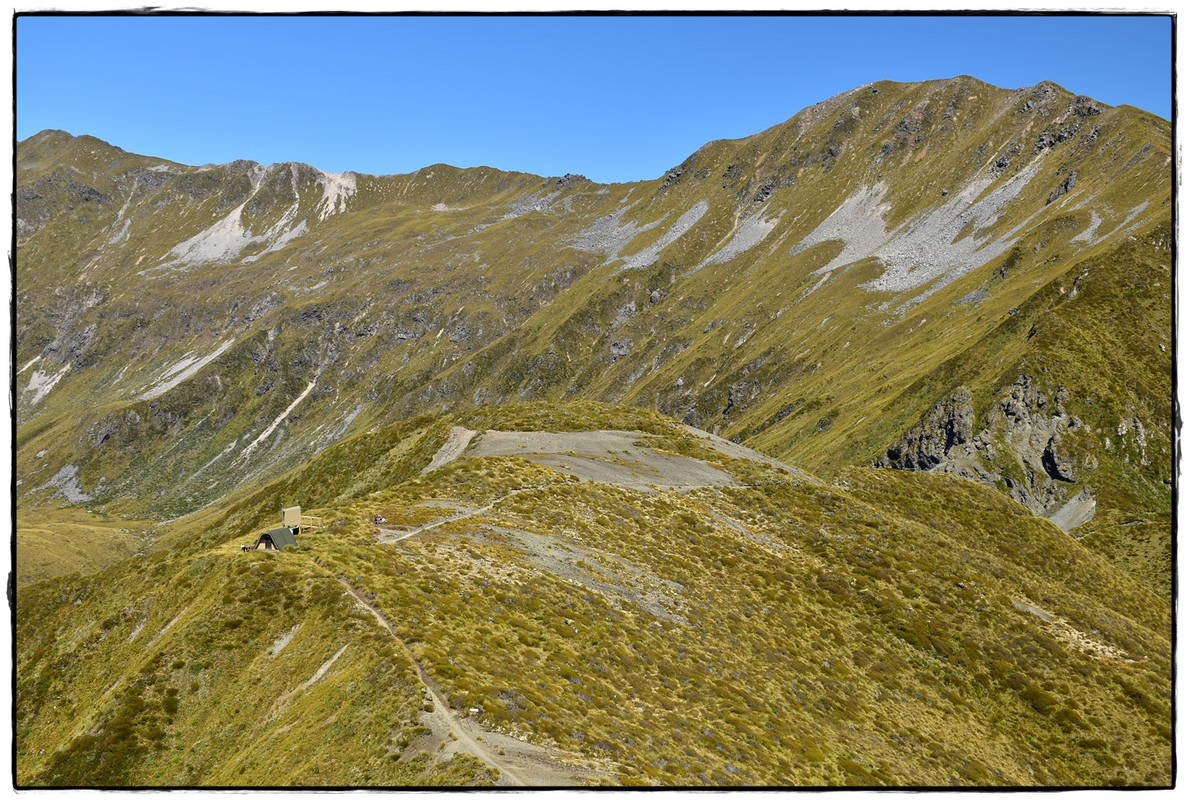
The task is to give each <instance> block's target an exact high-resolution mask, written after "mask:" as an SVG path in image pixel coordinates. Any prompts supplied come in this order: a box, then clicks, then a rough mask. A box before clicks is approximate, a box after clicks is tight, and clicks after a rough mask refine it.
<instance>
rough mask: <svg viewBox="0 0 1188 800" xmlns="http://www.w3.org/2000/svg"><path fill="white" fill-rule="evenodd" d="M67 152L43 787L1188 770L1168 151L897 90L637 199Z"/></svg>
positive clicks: (47, 333)
mask: <svg viewBox="0 0 1188 800" xmlns="http://www.w3.org/2000/svg"><path fill="white" fill-rule="evenodd" d="M65 136H66V135H65V134H62V135H59V134H56V133H48V134H45V135H41V134H39V135H38V136H35V137H31V138H30V139H28V140H26V141H24V142H20V143H18V145H17V154H16V156H17V192H16V223H17V224H16V230H17V233H18V240H17V253H16V264H15V269H16V283H15V288H16V298H15V302H16V310H17V313H16V328H15V342H14V352H15V355H16V358H15V360H14V372H15V380H16V384H15V386H14V393H15V395H14V396H15V402H16V414H17V421H18V425H17V432H16V434H17V436H16V448H15V459H16V498H15V499H16V506H17V576H16V577H17V584H16V585H17V589H16V591H17V602H16V625H17V631H16V632H17V636H16V639H17V644H18V648H17V651H16V656H17V663H16V679H17V692H16V699H17V706H16V710H15V713H16V721H17V726H16V745H15V746H16V766H15V768H16V781H17V783H18V784H19V785H21V786H44V785H58V786H61V785H74V786H116V785H240V786H246V785H251V786H284V785H311V786H325V785H389V786H393V785H395V786H420V785H443V784H448V785H468V786H471V785H478V786H487V785H498V786H510V785H524V784H541V783H543V784H549V785H564V784H573V785H583V784H610V785H660V784H666V785H708V786H714V785H717V786H723V785H801V786H813V785H850V786H916V787H919V786H944V785H960V786H972V785H977V786H1036V785H1057V786H1059V785H1065V786H1068V785H1096V786H1102V785H1124V786H1135V785H1145V786H1163V785H1170V784H1171V783H1172V782H1173V780H1174V778H1173V776H1174V768H1173V766H1172V764H1173V760H1174V754H1173V751H1172V737H1173V734H1172V723H1171V720H1172V698H1173V686H1172V679H1171V675H1172V668H1171V663H1172V662H1171V659H1172V639H1171V625H1172V618H1173V609H1172V605H1171V603H1170V598H1171V594H1172V585H1173V579H1174V575H1173V567H1172V561H1171V541H1172V526H1173V512H1172V496H1173V492H1174V489H1175V465H1174V462H1173V456H1174V448H1175V443H1174V441H1173V437H1174V435H1175V431H1174V429H1173V426H1174V419H1175V414H1174V408H1173V404H1172V392H1171V383H1172V379H1173V370H1172V358H1171V354H1170V352H1169V348H1170V346H1171V344H1172V338H1171V337H1172V317H1173V308H1172V299H1171V286H1172V281H1173V273H1172V246H1173V241H1174V234H1173V232H1174V228H1173V224H1174V221H1173V206H1172V200H1171V197H1172V194H1171V191H1172V179H1173V177H1174V176H1173V174H1172V161H1171V157H1172V151H1171V130H1170V126H1169V125H1168V124H1167V123H1166V122H1165V121H1162V120H1159V119H1157V118H1154V117H1152V116H1151V115H1144V114H1140V113H1134V112H1133V111H1132V110H1130V109H1126V108H1123V107H1109V106H1106V105H1104V104H1101V103H1097V102H1095V101H1093V100H1091V99H1089V98H1085V97H1078V96H1074V95H1072V94H1071V93H1068V92H1065V91H1064V90H1062V89H1060V88H1059V87H1057V86H1055V85H1054V84H1050V83H1046V82H1045V83H1042V84H1039V85H1037V86H1035V87H1029V88H1027V89H1021V90H1004V89H996V88H995V87H992V86H990V85H988V84H984V83H982V82H980V81H977V80H975V79H972V78H966V77H963V78H958V79H952V80H947V81H936V82H929V83H925V84H897V83H893V82H878V83H874V84H868V85H866V86H863V87H859V88H858V89H854V90H851V91H849V92H845V93H843V94H841V95H838V96H836V97H834V98H831V99H829V100H827V101H824V102H822V103H819V104H817V105H815V106H812V107H810V108H808V109H805V110H803V111H802V112H800V113H798V114H796V115H795V116H793V117H792V118H790V119H789V120H787V121H786V122H784V123H781V124H779V125H776V126H773V127H771V128H769V129H767V130H765V131H762V132H760V133H757V134H754V135H752V136H748V137H744V138H742V139H737V140H718V141H715V142H710V143H707V144H706V145H704V146H703V147H701V148H699V149H698V150H696V151H695V152H693V153H691V154H689V156H688V157H687V158H685V159H684V160H683V161H682V162H681V163H680V164H678V165H677V166H675V167H673V168H672V169H670V170H668V171H667V172H666V173H665V174H664V175H661V176H658V177H656V178H653V179H651V180H648V181H641V182H636V183H629V184H597V183H594V182H592V181H588V180H585V179H583V178H582V177H581V176H575V175H566V176H560V177H541V176H534V175H528V174H523V173H508V172H501V171H498V170H494V169H490V168H473V169H460V168H454V167H449V166H445V165H435V166H430V167H425V168H422V169H420V170H417V171H415V172H413V173H408V174H405V175H399V176H369V175H365V174H362V173H343V174H342V175H332V174H330V173H325V172H322V171H320V170H317V169H316V168H313V167H309V166H306V165H298V164H292V163H290V164H279V165H269V166H262V165H259V164H254V163H252V162H247V161H240V162H232V163H231V164H224V165H211V166H205V167H187V166H184V165H178V164H173V163H171V162H166V161H164V160H161V159H154V158H150V157H146V156H138V155H135V154H129V153H125V152H123V151H120V150H119V149H118V148H114V147H108V146H107V145H105V144H103V143H101V142H99V140H97V139H93V138H88V137H77V138H72V139H68V138H65ZM291 505H300V506H301V508H302V513H303V514H304V515H305V516H306V517H307V518H308V519H309V526H310V527H311V528H312V529H308V528H307V529H303V531H302V533H301V534H300V535H299V536H297V537H296V542H297V545H296V547H287V548H286V549H284V550H283V551H282V552H279V553H276V552H267V551H261V550H258V549H253V546H254V545H256V544H257V543H258V542H260V541H261V540H262V539H261V537H262V535H263V534H266V533H267V532H268V531H269V530H270V529H271V528H273V527H275V524H276V515H277V512H278V510H279V509H280V508H282V507H287V506H291ZM277 753H285V754H289V755H290V756H291V757H289V758H277V757H276V754H277Z"/></svg>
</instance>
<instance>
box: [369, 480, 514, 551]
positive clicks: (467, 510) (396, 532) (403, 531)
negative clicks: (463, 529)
mask: <svg viewBox="0 0 1188 800" xmlns="http://www.w3.org/2000/svg"><path fill="white" fill-rule="evenodd" d="M526 491H528V490H527V489H512V490H511V491H509V492H508V493H507V494H505V495H504V496H503V497H499V498H496V499H495V500H492V501H491V502H490V503H487V504H486V505H485V506H479V507H477V508H474V507H469V506H460V507H458V510H457V511H455V512H454V513H453V514H450V515H449V516H446V517H442V518H441V519H435V520H433V521H432V522H426V523H425V524H424V525H416V526H414V527H411V528H389V527H384V526H383V525H379V526H377V527H378V529H379V532H380V536H379V543H380V544H391V543H392V542H399V541H400V540H401V539H407V538H409V537H410V536H416V535H417V534H418V533H422V532H424V531H428V530H432V529H433V528H436V527H439V526H441V525H445V524H446V523H449V522H457V521H458V520H460V519H467V518H468V517H476V516H478V515H479V514H485V513H487V512H488V511H490V510H491V509H493V508H494V507H495V506H497V505H499V504H500V503H502V502H503V501H504V500H507V499H508V498H509V497H514V496H515V495H517V494H519V493H520V492H526Z"/></svg>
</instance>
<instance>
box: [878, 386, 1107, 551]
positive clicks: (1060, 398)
mask: <svg viewBox="0 0 1188 800" xmlns="http://www.w3.org/2000/svg"><path fill="white" fill-rule="evenodd" d="M1067 402H1068V394H1067V392H1066V391H1065V389H1064V387H1059V388H1058V389H1057V391H1056V393H1055V396H1054V397H1053V398H1049V397H1048V396H1047V395H1046V394H1045V393H1044V392H1043V391H1042V390H1041V388H1040V387H1039V385H1038V383H1037V382H1036V380H1035V379H1034V378H1033V377H1032V376H1030V375H1022V376H1020V377H1019V379H1018V380H1016V381H1015V382H1014V383H1012V384H1011V385H1010V386H1008V387H1006V388H1005V389H1003V390H1002V392H1001V393H1000V394H999V398H998V400H997V401H996V402H995V403H994V404H993V405H992V406H991V407H990V409H989V410H988V411H987V412H986V413H985V415H984V416H983V418H982V420H981V425H980V426H979V428H978V432H977V433H976V434H975V433H974V429H975V422H976V420H975V419H974V409H973V400H972V398H971V396H970V393H969V391H968V390H967V389H966V388H965V387H964V386H959V387H958V388H957V389H956V390H955V391H954V392H953V394H952V395H951V396H950V397H948V398H946V399H944V400H941V401H940V402H938V403H937V404H936V405H934V406H933V407H932V408H931V409H930V410H929V411H928V413H926V414H925V415H924V417H923V419H921V420H920V422H918V423H916V425H914V426H912V428H911V429H910V430H909V431H908V432H907V433H905V434H904V435H903V436H901V437H900V438H899V439H897V440H896V441H895V443H894V444H892V445H891V446H890V447H888V448H887V452H886V454H885V455H884V456H883V457H882V458H880V459H878V460H877V461H876V462H875V466H878V467H884V468H891V469H906V470H913V471H929V472H947V473H951V474H954V475H959V476H961V477H963V478H969V479H971V480H975V481H978V482H979V483H983V484H985V485H987V486H993V487H996V488H998V489H1005V490H1006V492H1007V494H1009V495H1010V496H1011V497H1012V498H1013V499H1015V500H1016V501H1018V502H1019V503H1020V504H1022V505H1023V506H1025V507H1026V508H1028V509H1030V510H1031V511H1032V512H1033V513H1035V514H1037V515H1040V516H1044V517H1048V518H1050V519H1052V520H1053V521H1054V522H1056V523H1057V524H1059V525H1061V527H1064V528H1065V529H1066V530H1067V529H1068V526H1075V525H1082V524H1084V523H1085V522H1088V521H1089V519H1092V517H1093V510H1094V507H1095V504H1094V502H1093V494H1092V487H1091V486H1090V485H1089V484H1087V483H1085V482H1084V478H1086V477H1088V475H1082V474H1081V473H1080V471H1079V470H1078V469H1077V464H1076V461H1075V460H1074V459H1073V458H1071V457H1069V455H1068V452H1067V449H1068V448H1067V445H1066V444H1065V440H1066V439H1067V438H1069V437H1072V436H1075V435H1077V434H1078V433H1079V432H1081V431H1086V432H1087V431H1088V426H1086V425H1085V424H1084V423H1083V422H1081V420H1080V419H1079V418H1078V417H1076V416H1074V415H1072V414H1069V413H1068V411H1067V410H1066V408H1065V405H1066V403H1067ZM1091 471H1092V470H1091V469H1089V468H1088V466H1087V467H1086V472H1087V473H1091ZM1074 495H1075V497H1074Z"/></svg>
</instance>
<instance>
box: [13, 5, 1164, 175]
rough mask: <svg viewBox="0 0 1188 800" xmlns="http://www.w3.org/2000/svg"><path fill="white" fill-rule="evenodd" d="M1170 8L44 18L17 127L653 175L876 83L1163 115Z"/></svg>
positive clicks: (381, 170)
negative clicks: (819, 14) (927, 13)
mask: <svg viewBox="0 0 1188 800" xmlns="http://www.w3.org/2000/svg"><path fill="white" fill-rule="evenodd" d="M1171 40H1172V32H1171V21H1170V18H1168V17H1166V16H1164V17H1118V16H1082V17H1019V16H1017V17H981V18H979V17H903V16H898V17H823V18H813V17H792V16H789V17H753V16H752V17H711V18H704V17H703V18H698V17H674V16H661V17H601V18H591V17H563V16H561V17H556V16H554V17H540V18H531V17H498V16H494V17H491V16H488V17H477V18H464V17H419V18H418V17H353V18H352V17H340V18H326V17H254V18H253V17H213V16H206V17H202V16H198V17H180V18H179V17H163V16H115V17H52V16H45V17H37V16H22V17H18V19H17V27H16V91H17V94H16V108H17V113H16V136H17V139H18V140H20V139H24V138H26V137H28V136H30V135H32V134H34V133H36V132H37V131H40V130H43V129H45V128H59V129H62V130H66V131H69V132H70V133H73V134H90V135H93V136H97V137H99V138H101V139H104V140H106V141H108V142H110V143H112V144H114V145H117V146H119V147H122V148H124V149H125V150H129V151H132V152H136V153H143V154H146V155H153V156H159V157H162V158H168V159H171V160H173V161H178V162H181V163H184V164H204V163H222V162H226V161H232V160H234V159H237V158H246V159H251V160H253V161H259V162H261V163H264V164H269V163H274V162H280V161H301V162H305V163H308V164H311V165H313V166H315V167H318V168H320V169H324V170H328V171H332V172H343V171H346V170H354V171H357V172H365V173H373V174H392V173H402V172H411V171H413V170H415V169H417V168H419V167H422V166H427V165H430V164H435V163H441V162H444V163H448V164H453V165H455V166H460V167H472V166H480V165H487V166H493V167H498V168H500V169H505V170H520V171H524V172H533V173H537V174H541V175H561V174H564V173H566V172H577V173H582V174H585V175H587V176H588V177H590V178H592V179H594V180H598V181H629V180H645V179H650V178H654V177H658V176H659V175H662V174H663V173H664V171H665V170H666V169H668V168H669V167H672V166H673V165H675V164H678V163H680V162H681V161H682V160H683V159H684V158H685V157H686V156H687V155H688V154H689V153H691V152H693V151H694V150H696V149H697V148H698V147H700V146H701V145H702V144H704V143H705V142H707V141H710V140H712V139H722V138H736V137H741V136H747V135H750V134H752V133H756V132H758V131H760V130H763V129H765V128H767V127H770V126H771V125H774V124H776V123H779V122H782V121H783V120H786V119H788V118H789V117H791V116H792V115H794V114H795V113H796V112H797V111H799V110H801V109H802V108H804V107H806V106H809V105H812V104H813V103H816V102H818V101H821V100H824V99H826V98H828V97H831V96H833V95H835V94H837V93H839V92H842V91H845V90H847V89H852V88H854V87H855V86H859V85H861V84H864V83H869V82H871V81H876V80H883V79H889V80H895V81H920V80H930V79H935V78H950V77H953V76H955V75H963V74H964V75H972V76H974V77H975V78H979V79H981V80H984V81H987V82H989V83H992V84H995V85H997V86H1002V87H1006V88H1012V89H1013V88H1019V87H1024V86H1031V85H1033V84H1036V83H1038V82H1039V81H1041V80H1051V81H1054V82H1056V83H1058V84H1060V85H1061V86H1063V87H1065V88H1066V89H1068V90H1069V91H1072V92H1075V93H1078V94H1085V95H1089V96H1090V97H1093V98H1095V99H1097V100H1100V101H1102V102H1104V103H1108V104H1110V105H1119V104H1128V105H1133V106H1137V107H1139V108H1142V109H1145V110H1147V111H1151V112H1153V113H1155V114H1158V115H1159V116H1161V117H1164V118H1166V119H1170V116H1171V98H1172V86H1171V79H1172V65H1171Z"/></svg>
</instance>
